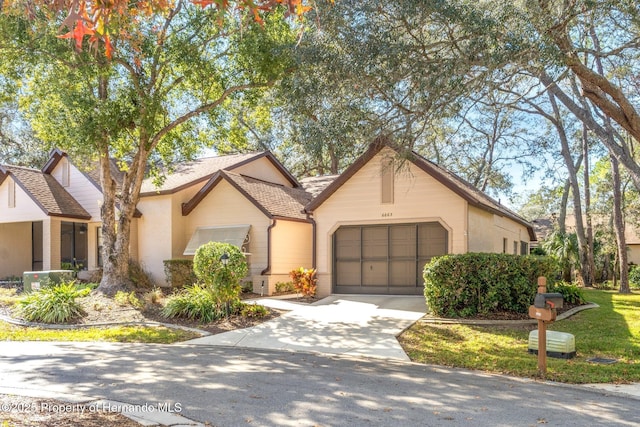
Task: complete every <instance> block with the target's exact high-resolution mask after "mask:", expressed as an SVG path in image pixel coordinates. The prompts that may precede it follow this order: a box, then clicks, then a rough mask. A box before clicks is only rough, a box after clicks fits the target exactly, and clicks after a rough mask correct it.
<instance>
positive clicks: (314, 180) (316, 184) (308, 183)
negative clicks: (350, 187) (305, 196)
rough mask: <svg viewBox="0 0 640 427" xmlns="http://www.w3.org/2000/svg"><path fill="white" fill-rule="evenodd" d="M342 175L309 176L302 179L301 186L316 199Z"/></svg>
mask: <svg viewBox="0 0 640 427" xmlns="http://www.w3.org/2000/svg"><path fill="white" fill-rule="evenodd" d="M339 176H340V175H322V176H309V177H306V178H302V179H301V180H300V184H301V185H302V188H304V189H305V190H306V191H307V192H308V193H310V194H311V195H312V196H313V197H316V196H317V195H318V194H320V193H321V192H322V190H324V189H325V188H327V186H328V185H329V184H331V183H332V182H333V181H335V179H336V178H338V177H339Z"/></svg>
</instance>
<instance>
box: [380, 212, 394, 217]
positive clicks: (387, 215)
mask: <svg viewBox="0 0 640 427" xmlns="http://www.w3.org/2000/svg"><path fill="white" fill-rule="evenodd" d="M390 216H393V214H392V213H391V212H382V218H388V217H390Z"/></svg>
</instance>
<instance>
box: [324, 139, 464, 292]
mask: <svg viewBox="0 0 640 427" xmlns="http://www.w3.org/2000/svg"><path fill="white" fill-rule="evenodd" d="M388 155H390V150H388V149H384V150H382V151H381V152H380V153H378V155H377V156H375V157H374V158H373V159H371V160H370V161H369V163H367V164H366V165H365V166H363V167H362V169H360V170H359V171H358V172H357V173H356V174H355V175H354V176H353V177H351V179H350V180H349V181H347V182H346V183H345V184H344V185H343V186H342V187H340V189H338V190H337V191H336V192H335V193H334V194H333V195H332V196H331V197H330V198H329V199H327V200H326V201H325V202H324V203H323V204H322V205H321V206H320V207H318V208H317V209H316V211H315V212H314V213H313V217H314V219H315V221H316V224H317V235H316V239H317V243H316V248H317V253H316V261H317V268H318V295H319V296H325V295H329V294H330V293H331V286H332V277H331V274H332V271H331V269H332V262H331V261H332V258H333V254H332V248H331V241H332V235H333V233H334V232H335V230H336V229H337V228H338V227H339V226H341V225H356V224H393V223H396V224H398V223H413V222H431V221H437V222H439V223H440V224H442V226H444V227H445V228H446V229H447V230H448V237H449V248H448V250H449V253H465V252H467V238H466V235H467V203H466V201H465V200H463V199H462V198H461V197H459V196H458V195H456V194H455V193H453V192H451V191H450V190H449V189H448V188H446V187H445V186H444V185H442V184H441V183H440V182H438V181H437V180H436V179H434V178H433V177H431V176H430V175H428V174H426V173H425V172H423V171H422V170H420V169H419V168H417V167H416V166H414V165H413V164H410V163H409V162H407V163H405V165H404V166H403V168H402V169H401V170H399V171H398V172H397V173H396V175H395V183H394V202H393V203H392V204H383V203H381V162H382V160H383V159H384V158H385V157H386V156H388ZM391 155H393V154H391Z"/></svg>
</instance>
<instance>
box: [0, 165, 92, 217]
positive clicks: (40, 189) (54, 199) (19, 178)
mask: <svg viewBox="0 0 640 427" xmlns="http://www.w3.org/2000/svg"><path fill="white" fill-rule="evenodd" d="M2 168H3V169H4V170H5V171H6V172H8V173H10V174H11V175H13V176H14V178H15V180H16V183H17V184H18V185H19V186H20V187H21V188H22V189H23V190H24V191H26V192H27V194H29V196H30V197H31V198H32V199H33V200H34V201H35V202H36V203H37V204H38V205H39V206H40V207H41V208H42V210H43V211H44V212H45V213H46V214H47V215H52V216H64V217H69V218H80V219H89V218H91V215H90V214H89V213H88V212H87V211H86V210H85V209H84V208H83V207H82V206H81V205H80V203H78V202H77V201H76V199H74V198H73V197H72V196H71V194H69V193H68V192H67V190H65V189H64V187H62V186H61V185H60V183H59V182H58V181H56V179H55V178H54V177H52V176H51V175H49V174H45V173H43V172H41V171H39V170H37V169H30V168H23V167H19V166H2Z"/></svg>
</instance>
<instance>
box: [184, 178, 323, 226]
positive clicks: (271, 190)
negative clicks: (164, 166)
mask: <svg viewBox="0 0 640 427" xmlns="http://www.w3.org/2000/svg"><path fill="white" fill-rule="evenodd" d="M222 180H225V181H227V182H228V183H229V184H231V185H232V186H233V187H235V188H236V189H237V190H238V191H239V192H240V193H242V194H243V195H244V196H245V197H246V198H247V199H249V201H251V202H252V203H253V204H254V205H255V206H256V207H257V208H258V209H260V210H261V211H262V212H264V214H265V215H266V216H268V217H270V218H274V217H280V218H289V219H296V220H305V221H306V220H307V215H306V213H305V212H304V206H305V205H306V204H307V203H309V202H310V201H311V195H310V194H309V193H307V192H306V191H304V190H302V189H300V188H290V187H286V186H284V185H279V184H274V183H271V182H266V181H261V180H259V179H255V178H251V177H248V176H244V175H239V174H236V173H233V172H228V171H222V170H221V171H219V172H217V173H216V174H215V175H214V176H213V177H211V179H210V181H209V182H208V183H207V184H206V185H205V186H204V187H203V189H202V190H201V191H200V192H198V193H197V194H196V195H195V196H194V197H193V198H192V199H191V200H189V202H187V203H184V204H183V205H182V214H183V215H188V214H189V213H190V212H191V211H192V210H193V209H194V208H195V207H196V206H197V205H198V204H199V203H200V201H202V199H204V198H205V197H206V195H207V194H209V192H210V191H211V190H213V188H215V186H216V185H218V183H219V182H220V181H222Z"/></svg>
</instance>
